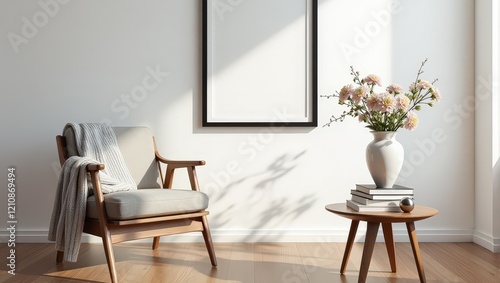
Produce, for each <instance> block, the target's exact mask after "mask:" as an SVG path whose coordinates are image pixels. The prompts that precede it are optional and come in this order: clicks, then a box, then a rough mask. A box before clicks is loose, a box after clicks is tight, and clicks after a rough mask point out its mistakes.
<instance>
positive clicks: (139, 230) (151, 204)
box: [56, 127, 217, 282]
mask: <svg viewBox="0 0 500 283" xmlns="http://www.w3.org/2000/svg"><path fill="white" fill-rule="evenodd" d="M113 131H114V132H115V135H116V138H117V141H118V147H119V148H120V151H121V152H122V155H123V158H124V160H125V163H126V165H127V167H128V169H129V171H130V173H131V175H132V177H133V178H134V180H135V182H136V184H137V188H138V189H137V190H133V191H124V192H116V193H111V194H103V193H102V190H101V184H100V181H99V171H100V170H103V169H104V166H105V164H91V165H88V166H87V171H88V173H89V174H90V177H91V181H92V187H93V190H94V194H93V195H92V196H90V197H89V198H88V200H87V212H86V213H87V216H86V219H85V226H84V232H85V233H88V234H92V235H95V236H99V237H101V238H102V242H103V246H104V251H105V254H106V260H107V263H108V269H109V273H110V276H111V281H112V282H118V278H117V272H116V266H115V259H114V255H113V247H112V245H113V244H114V243H119V242H124V241H129V240H134V239H143V238H154V239H153V245H152V248H153V249H157V248H158V245H159V243H160V236H165V235H172V234H179V233H186V232H196V231H198V232H202V234H203V238H204V240H205V245H206V247H207V250H208V254H209V256H210V261H211V263H212V266H214V267H215V266H217V259H216V256H215V252H214V247H213V244H212V238H211V235H210V230H209V226H208V222H207V218H206V216H207V215H208V214H209V213H208V211H206V208H207V207H208V196H207V195H206V194H204V193H202V192H200V191H199V186H198V180H197V176H196V169H195V167H196V166H200V165H204V164H205V161H173V160H168V159H166V158H163V157H162V156H160V154H159V153H158V150H157V148H156V143H155V140H154V137H153V135H152V134H151V131H150V130H149V128H146V127H114V128H113ZM56 141H57V148H58V154H59V160H60V162H61V164H63V163H64V162H65V161H66V159H68V158H69V157H70V156H73V155H76V152H77V151H76V143H75V136H74V132H73V130H72V129H71V128H69V129H67V130H66V131H65V132H64V133H63V135H60V136H57V137H56ZM161 164H165V165H166V166H161ZM162 167H166V170H165V174H162V172H161V171H162ZM178 168H186V169H187V172H188V176H189V180H190V183H191V189H192V190H183V189H171V187H172V181H173V177H174V171H175V170H176V169H178ZM63 256H64V254H63V252H60V251H58V252H57V262H61V261H62V260H63Z"/></svg>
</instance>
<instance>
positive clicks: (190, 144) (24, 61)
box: [0, 0, 474, 241]
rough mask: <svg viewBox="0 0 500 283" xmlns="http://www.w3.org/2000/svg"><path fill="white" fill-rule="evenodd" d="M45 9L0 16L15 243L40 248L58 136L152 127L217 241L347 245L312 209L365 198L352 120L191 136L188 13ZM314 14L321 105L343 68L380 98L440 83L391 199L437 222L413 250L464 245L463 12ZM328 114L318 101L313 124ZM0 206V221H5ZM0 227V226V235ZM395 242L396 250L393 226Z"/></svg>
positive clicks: (358, 9)
mask: <svg viewBox="0 0 500 283" xmlns="http://www.w3.org/2000/svg"><path fill="white" fill-rule="evenodd" d="M246 1H250V0H246ZM46 2H50V1H49V0H40V2H38V1H15V0H9V1H1V2H0V19H2V21H1V25H0V34H1V35H3V36H2V40H1V41H0V51H1V53H0V56H1V57H0V62H2V63H1V64H0V66H1V67H0V72H1V74H0V93H1V95H2V102H1V103H0V113H1V114H0V115H1V118H0V125H1V129H2V138H1V139H0V150H1V158H0V160H1V161H0V162H1V165H2V166H1V168H2V170H3V172H2V173H1V174H0V178H1V179H0V180H1V183H2V188H4V187H5V184H6V183H7V180H6V174H7V168H9V167H10V166H15V167H16V170H17V171H16V172H17V179H16V182H17V188H18V191H17V192H18V194H17V203H16V205H17V219H18V231H17V233H18V238H19V239H21V240H25V241H42V240H44V239H45V235H46V230H47V229H48V223H49V217H50V214H51V210H52V203H53V197H54V191H55V186H56V181H57V176H56V173H55V169H54V166H53V165H54V164H57V153H56V146H55V139H54V137H55V135H57V134H59V133H60V131H61V129H62V128H63V126H64V124H65V123H66V122H70V121H71V122H98V121H108V122H111V123H112V124H113V125H147V126H149V127H151V128H152V129H153V131H154V132H155V133H156V136H157V142H158V143H159V148H160V151H161V152H162V153H163V154H164V155H165V156H168V157H171V158H182V159H193V158H202V159H205V160H206V161H207V165H206V166H205V167H202V168H200V170H199V171H198V174H199V178H200V183H201V184H202V188H203V187H204V189H205V191H206V192H208V193H209V194H210V196H211V204H210V211H211V215H210V217H209V221H210V224H211V228H212V230H213V232H212V233H213V237H214V239H215V240H216V241H230V240H231V241H232V240H247V241H255V240H272V241H280V240H282V241H284V240H296V241H300V240H307V241H323V240H338V241H343V240H345V237H346V235H347V234H346V233H347V229H348V221H347V220H345V219H341V218H340V217H338V216H334V215H331V214H329V213H328V212H326V211H325V209H324V206H325V205H326V204H328V203H333V202H344V201H345V200H346V199H347V198H349V190H350V189H351V188H352V187H353V185H354V184H355V183H362V182H370V176H369V173H368V170H367V168H366V165H365V161H364V150H365V147H366V145H367V143H368V142H369V141H370V140H371V136H370V133H369V131H368V130H367V129H365V128H364V125H362V124H359V123H358V122H357V121H355V120H354V119H351V120H348V121H346V122H344V123H341V124H334V125H332V127H330V128H323V127H321V126H320V127H317V128H305V129H302V128H299V129H297V128H289V129H285V130H283V131H282V132H273V130H272V129H267V128H251V129H248V128H244V129H241V128H236V129H234V128H215V129H214V128H209V129H207V128H202V127H201V126H200V125H201V117H200V113H201V103H200V101H201V76H200V75H201V72H200V62H201V47H200V46H201V42H200V40H201V36H200V30H201V6H200V3H201V1H198V0H183V1H172V0H168V1H167V0H148V1H116V0H115V1H81V0H73V1H67V2H68V3H67V4H59V5H58V10H55V8H54V7H55V6H52V8H54V9H53V11H54V12H53V13H51V14H52V15H50V16H48V17H47V19H48V20H47V22H46V24H44V23H43V19H44V18H43V13H46V12H43V11H44V10H43V9H42V8H41V6H40V4H39V3H46ZM52 2H53V3H57V2H54V1H52ZM60 2H63V1H62V0H61V1H60ZM225 2H227V3H229V2H231V3H239V4H238V5H236V6H235V7H234V10H232V11H231V12H230V13H231V15H232V16H237V15H238V13H244V5H245V1H240V2H238V1H225ZM319 3H320V4H319V48H318V52H319V53H318V54H319V56H318V58H319V85H318V88H319V93H320V94H330V93H332V92H334V91H335V90H338V89H340V88H341V87H342V85H344V84H346V83H348V82H349V81H350V79H351V78H350V76H349V66H350V65H352V64H353V65H355V67H356V68H357V69H358V70H359V71H361V72H362V73H363V74H368V73H377V74H379V75H380V76H381V77H382V79H383V82H384V84H387V83H389V82H397V83H400V84H402V85H403V86H407V85H409V83H410V82H411V81H412V80H414V77H415V75H416V71H417V69H418V67H419V66H420V62H421V61H422V60H423V59H425V58H429V62H428V64H427V66H426V68H425V73H424V78H426V79H429V80H432V79H434V78H439V82H438V83H437V85H438V86H439V88H440V90H441V93H442V97H443V99H442V101H441V102H439V103H438V104H437V105H436V106H435V107H434V108H433V109H426V108H424V109H423V110H422V111H421V113H420V126H419V127H418V128H417V129H416V130H415V131H413V132H408V131H406V130H401V131H400V133H398V140H399V141H400V142H401V143H402V144H403V145H404V147H405V150H406V158H405V165H404V169H403V172H402V174H401V177H400V180H399V183H401V184H404V185H407V186H412V187H415V190H416V193H415V198H416V203H417V204H421V205H428V206H433V207H436V208H438V209H439V210H440V214H439V215H438V216H436V217H434V218H432V219H428V220H426V221H422V222H419V223H418V224H417V228H418V230H419V236H420V238H421V240H427V241H441V240H443V241H445V240H446V241H468V240H471V239H472V231H473V228H474V162H473V160H474V115H473V112H472V111H471V110H470V108H469V107H468V106H467V105H468V104H467V103H468V101H469V100H470V99H471V98H473V93H474V4H473V1H467V0H461V1H456V0H441V1H431V0H426V1H415V0H407V1H396V0H395V1H390V0H379V1H373V0H358V1H348V0H320V1H319ZM264 8H265V7H264ZM423 14H426V16H425V17H424V16H423ZM34 16H35V19H33V17H34ZM24 18H26V19H27V21H29V22H31V23H33V20H35V21H38V23H39V24H40V25H41V26H42V27H39V28H37V31H36V32H34V31H33V30H29V29H27V30H24V32H25V33H26V34H27V35H28V37H31V38H26V39H25V41H24V43H21V44H20V45H19V46H18V47H17V48H18V52H17V53H16V52H15V50H14V49H15V48H13V45H12V44H11V42H10V41H9V38H8V35H9V34H10V33H15V34H17V35H19V36H22V35H23V26H24V25H26V24H25V23H24V22H23V19H24ZM428 19H431V20H428ZM229 20H230V18H228V21H229ZM40 21H42V22H41V23H40ZM11 37H12V35H11ZM18 40H19V39H18ZM346 50H347V51H346ZM151 69H152V70H159V71H160V72H161V75H160V76H159V78H158V81H157V86H156V87H155V88H154V89H152V90H151V91H149V92H148V93H147V95H144V97H140V99H135V100H134V99H132V100H131V101H128V102H127V101H126V100H124V95H130V94H131V92H133V91H134V88H136V87H137V86H141V85H142V83H143V79H144V77H145V76H147V75H148V74H149V73H151V72H152V71H151ZM166 73H168V76H167V75H166ZM127 103H128V104H127ZM341 110H342V109H341V108H340V107H339V106H338V105H336V104H335V103H334V102H333V101H331V100H325V99H320V100H319V121H320V124H321V125H323V124H324V123H326V122H327V121H328V118H329V117H330V115H331V114H333V113H334V112H335V113H340V112H339V111H341ZM436 137H438V138H436ZM228 166H229V167H234V166H236V167H237V170H227V168H228ZM181 176H182V175H181V174H179V175H178V176H177V177H178V178H179V177H181ZM176 184H177V185H179V186H184V185H186V184H187V182H186V181H181V180H178V181H177V182H176ZM1 194H3V196H2V198H1V200H2V201H1V203H0V211H7V209H6V198H7V197H6V192H5V190H2V193H1ZM5 226H6V218H3V219H2V221H1V222H0V231H5ZM395 232H396V234H397V235H396V237H397V239H400V240H404V239H406V237H400V236H402V235H404V234H405V230H404V228H403V226H401V227H400V226H396V227H395ZM2 235H5V233H4V234H2Z"/></svg>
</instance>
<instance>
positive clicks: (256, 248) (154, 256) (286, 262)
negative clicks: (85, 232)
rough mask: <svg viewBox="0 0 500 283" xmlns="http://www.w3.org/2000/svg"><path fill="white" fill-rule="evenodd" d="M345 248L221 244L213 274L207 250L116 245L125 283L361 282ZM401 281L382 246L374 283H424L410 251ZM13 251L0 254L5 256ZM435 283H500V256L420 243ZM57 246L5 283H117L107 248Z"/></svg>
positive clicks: (354, 258) (35, 249)
mask: <svg viewBox="0 0 500 283" xmlns="http://www.w3.org/2000/svg"><path fill="white" fill-rule="evenodd" d="M344 248H345V243H330V242H322V243H215V251H216V252H217V255H218V258H219V266H218V268H217V269H212V266H211V264H210V259H209V256H208V254H207V252H206V247H205V245H204V244H203V243H161V244H160V246H159V248H158V250H154V251H153V250H151V245H150V243H144V242H129V243H122V244H117V245H114V252H115V257H116V266H117V273H118V278H119V279H120V282H155V283H156V282H159V283H162V282H176V283H177V282H179V283H183V282H211V283H216V282H217V283H218V282H221V283H222V282H224V283H228V282H231V283H232V282H245V283H246V282H259V283H261V282H263V283H266V282H286V283H295V282H300V283H302V282H305V283H322V282H331V283H340V282H342V283H352V282H357V281H358V269H359V267H360V263H361V258H362V252H363V243H354V244H353V247H352V252H351V257H350V260H349V264H348V268H347V269H346V272H345V274H344V275H341V274H340V266H341V263H342V255H343V253H344ZM396 250H397V254H396V257H397V258H396V260H397V263H398V271H397V273H392V272H390V265H389V264H388V262H387V250H386V247H385V244H384V243H375V245H374V249H373V256H372V259H371V264H370V270H369V273H368V278H367V282H370V283H372V282H373V283H379V282H380V283H387V282H397V283H405V282H408V283H415V282H419V276H418V272H417V269H416V266H415V258H414V255H413V251H412V248H411V244H410V243H396ZM7 252H8V247H7V245H1V246H0V254H4V255H6V254H7ZM420 255H421V258H422V261H423V265H424V266H425V273H426V277H427V280H428V282H440V283H447V282H466V283H473V282H500V270H499V267H500V265H499V263H500V253H497V254H495V253H491V252H490V251H488V250H486V249H484V248H482V247H480V246H478V245H475V244H473V243H420ZM55 256H56V253H55V250H54V244H21V243H18V244H17V245H16V275H14V276H13V275H10V274H8V273H7V270H8V269H6V268H5V267H6V263H7V259H6V256H3V257H1V258H0V264H1V265H2V266H4V268H2V269H1V270H0V282H110V277H109V273H108V269H107V265H106V260H105V256H104V251H103V248H102V245H101V244H82V245H81V248H80V254H79V257H78V262H75V263H72V262H62V263H59V264H58V263H56V259H55Z"/></svg>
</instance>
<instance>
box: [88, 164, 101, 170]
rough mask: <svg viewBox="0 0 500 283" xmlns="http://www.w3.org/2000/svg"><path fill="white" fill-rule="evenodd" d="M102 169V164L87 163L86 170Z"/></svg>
mask: <svg viewBox="0 0 500 283" xmlns="http://www.w3.org/2000/svg"><path fill="white" fill-rule="evenodd" d="M99 170H104V164H89V165H87V171H99Z"/></svg>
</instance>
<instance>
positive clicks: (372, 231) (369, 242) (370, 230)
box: [358, 222, 380, 283]
mask: <svg viewBox="0 0 500 283" xmlns="http://www.w3.org/2000/svg"><path fill="white" fill-rule="evenodd" d="M379 226H380V222H368V225H367V228H366V238H365V246H364V247H363V257H362V258H361V268H360V270H359V278H358V283H364V282H366V277H367V275H368V268H369V267H370V261H371V259H372V254H373V248H374V247H375V240H376V239H377V232H378V227H379Z"/></svg>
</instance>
